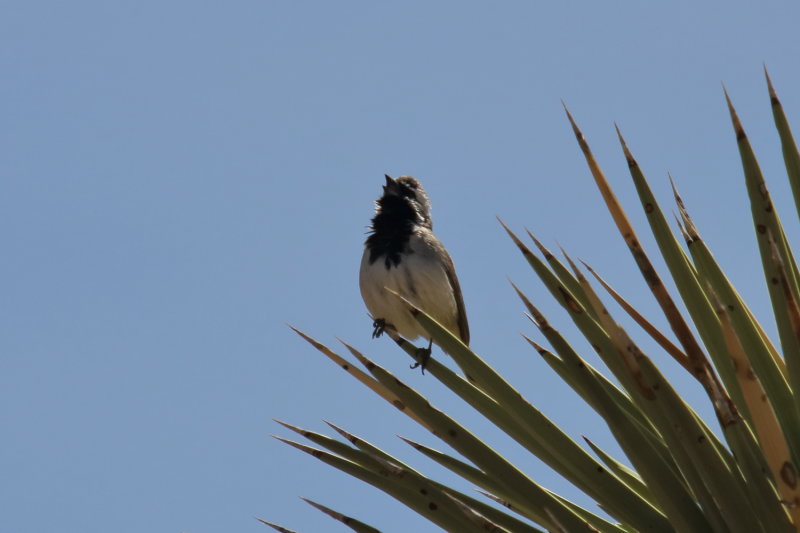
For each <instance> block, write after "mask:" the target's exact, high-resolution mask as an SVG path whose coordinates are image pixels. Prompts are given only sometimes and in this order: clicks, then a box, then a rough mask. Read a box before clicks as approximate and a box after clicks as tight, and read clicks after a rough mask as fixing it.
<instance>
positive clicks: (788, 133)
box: [764, 67, 800, 215]
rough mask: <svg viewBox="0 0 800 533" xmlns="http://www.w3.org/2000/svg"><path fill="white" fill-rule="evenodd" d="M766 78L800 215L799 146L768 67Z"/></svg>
mask: <svg viewBox="0 0 800 533" xmlns="http://www.w3.org/2000/svg"><path fill="white" fill-rule="evenodd" d="M764 76H765V77H766V78H767V87H768V88H769V99H770V102H771V103H772V116H773V118H774V119H775V127H776V128H777V130H778V135H779V136H780V138H781V150H782V151H783V162H784V164H785V165H786V174H787V176H788V177H789V184H790V185H791V186H792V194H793V195H794V203H795V206H796V207H797V213H798V215H800V152H799V151H798V150H797V144H796V143H795V141H794V136H793V135H792V129H791V128H790V127H789V121H788V120H787V119H786V114H785V113H784V112H783V106H782V105H781V101H780V100H778V95H777V93H776V92H775V88H774V87H773V86H772V80H771V79H770V78H769V74H768V73H767V69H766V67H764Z"/></svg>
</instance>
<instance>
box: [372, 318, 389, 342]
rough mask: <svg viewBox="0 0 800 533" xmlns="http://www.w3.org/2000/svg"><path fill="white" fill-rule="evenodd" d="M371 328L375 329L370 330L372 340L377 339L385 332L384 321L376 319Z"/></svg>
mask: <svg viewBox="0 0 800 533" xmlns="http://www.w3.org/2000/svg"><path fill="white" fill-rule="evenodd" d="M372 327H373V328H375V329H373V330H372V338H373V339H377V338H378V337H380V336H381V335H383V332H384V331H386V321H385V320H384V319H382V318H376V319H375V321H374V322H373V323H372Z"/></svg>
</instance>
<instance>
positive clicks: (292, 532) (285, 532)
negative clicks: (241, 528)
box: [256, 517, 297, 533]
mask: <svg viewBox="0 0 800 533" xmlns="http://www.w3.org/2000/svg"><path fill="white" fill-rule="evenodd" d="M256 520H258V521H259V522H261V523H262V524H264V525H265V526H269V527H271V528H272V529H274V530H275V531H280V533H297V531H295V530H294V529H287V528H285V527H283V526H279V525H278V524H273V523H272V522H267V521H266V520H264V519H263V518H258V517H256Z"/></svg>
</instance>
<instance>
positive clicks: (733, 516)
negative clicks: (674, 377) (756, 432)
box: [637, 356, 769, 533]
mask: <svg viewBox="0 0 800 533" xmlns="http://www.w3.org/2000/svg"><path fill="white" fill-rule="evenodd" d="M637 359H638V361H639V367H640V368H641V369H642V374H643V379H645V381H646V382H647V383H648V384H650V387H651V388H652V390H653V391H654V397H653V398H652V399H649V398H644V401H648V402H652V404H653V406H654V407H656V410H655V411H656V414H660V415H661V417H663V423H662V424H658V427H661V428H664V427H666V428H668V429H671V431H665V432H664V436H665V438H666V440H667V444H668V445H669V446H670V449H672V450H673V451H674V452H675V453H676V459H677V460H678V464H680V465H682V468H691V469H694V470H696V471H697V472H698V473H699V474H700V475H701V476H702V480H703V482H704V484H706V486H707V487H708V490H709V491H710V492H711V494H712V495H713V497H714V501H715V502H716V504H717V505H718V507H719V509H720V511H721V515H722V516H723V517H724V519H725V521H726V523H727V525H728V527H729V528H730V530H731V531H732V532H733V533H756V532H759V531H761V532H763V533H769V530H768V529H764V525H763V524H762V523H761V522H760V520H759V519H758V518H757V515H756V513H755V510H754V509H753V508H752V505H751V502H750V501H749V499H748V496H747V491H746V490H745V488H744V483H743V480H742V479H741V478H740V477H738V475H737V474H736V473H734V472H732V471H731V470H729V469H728V465H727V463H726V461H725V460H724V459H723V458H722V457H721V456H720V455H719V450H718V449H717V448H715V447H714V446H713V445H711V443H710V442H709V441H708V438H707V431H706V430H707V428H703V427H702V425H701V423H700V421H699V420H698V418H697V417H695V416H694V415H693V414H692V412H691V411H690V409H689V408H688V406H687V405H686V404H685V403H684V401H683V400H682V399H681V398H680V396H679V395H678V394H677V393H676V392H675V390H674V389H673V388H672V386H671V385H670V384H669V382H668V381H667V380H666V379H664V377H663V376H662V375H661V373H660V372H659V371H658V369H657V368H656V367H655V365H653V363H652V361H650V359H649V358H648V357H646V356H637ZM680 450H683V451H685V452H686V457H687V458H688V459H689V460H690V461H691V465H685V463H684V460H683V458H682V457H681V454H680V453H678V452H679V451H680Z"/></svg>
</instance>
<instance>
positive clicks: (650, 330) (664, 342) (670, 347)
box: [583, 262, 689, 370]
mask: <svg viewBox="0 0 800 533" xmlns="http://www.w3.org/2000/svg"><path fill="white" fill-rule="evenodd" d="M583 265H584V266H585V267H586V269H587V270H588V271H589V272H590V273H591V274H592V275H593V276H594V278H595V279H596V280H597V282H598V283H600V285H601V286H602V287H603V288H604V289H605V290H606V292H608V294H609V295H610V296H611V297H612V298H613V299H614V301H615V302H617V304H619V306H620V307H622V309H623V310H624V311H625V312H626V313H628V316H630V317H631V318H632V319H633V320H634V322H636V323H637V324H638V325H639V327H641V328H642V329H643V330H644V331H645V332H647V334H648V335H650V337H651V338H652V339H653V340H654V341H656V343H658V345H659V346H661V348H663V349H664V351H665V352H667V353H668V354H670V355H671V356H672V358H673V359H675V361H677V362H678V363H679V364H680V365H681V366H683V367H684V368H686V369H687V370H689V367H688V365H689V358H688V356H687V355H686V354H685V353H683V351H681V349H680V348H678V347H677V346H675V344H673V342H672V341H671V340H669V339H668V338H667V336H666V335H664V334H663V333H662V332H661V331H659V330H658V328H656V327H655V326H654V325H653V324H652V323H651V322H650V321H649V320H647V319H646V318H645V317H643V316H642V315H641V314H640V313H639V311H637V310H636V309H635V308H634V307H633V306H632V305H631V304H629V303H628V301H627V300H625V298H623V297H622V296H621V295H620V294H619V293H618V292H617V291H615V290H614V288H613V287H611V285H609V284H608V283H607V282H606V281H605V280H604V279H603V278H602V277H600V275H599V274H598V273H597V272H595V270H594V269H593V268H592V267H590V266H589V265H588V264H586V263H585V262H584V263H583Z"/></svg>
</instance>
